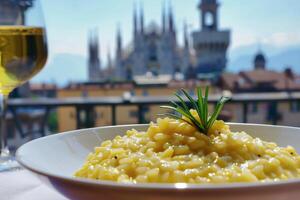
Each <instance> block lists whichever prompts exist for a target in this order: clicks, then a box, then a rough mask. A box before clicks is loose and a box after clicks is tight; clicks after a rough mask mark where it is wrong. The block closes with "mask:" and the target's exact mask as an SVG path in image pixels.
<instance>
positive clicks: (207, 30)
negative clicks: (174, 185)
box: [89, 0, 230, 81]
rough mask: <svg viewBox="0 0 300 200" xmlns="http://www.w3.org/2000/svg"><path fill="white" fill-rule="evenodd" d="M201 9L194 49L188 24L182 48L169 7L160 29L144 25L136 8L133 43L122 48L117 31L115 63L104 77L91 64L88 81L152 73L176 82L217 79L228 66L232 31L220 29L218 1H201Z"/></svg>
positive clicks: (156, 26) (194, 38) (153, 25)
mask: <svg viewBox="0 0 300 200" xmlns="http://www.w3.org/2000/svg"><path fill="white" fill-rule="evenodd" d="M200 9H201V12H202V17H201V21H202V29H201V30H200V31H196V32H194V33H193V38H192V39H193V43H194V47H192V45H191V44H190V39H191V38H190V36H189V33H188V28H187V24H186V23H185V24H184V28H183V32H184V34H183V43H184V46H183V47H180V46H179V44H178V41H177V28H176V25H175V18H174V13H173V10H172V7H171V6H170V5H169V6H168V9H165V7H164V8H163V9H162V17H161V21H162V22H161V26H159V25H158V24H157V23H156V22H153V21H152V22H150V24H149V25H148V26H145V23H144V11H143V9H142V8H140V10H139V13H138V12H137V9H136V8H135V9H134V13H133V31H132V32H133V39H132V42H131V43H130V45H128V46H123V40H122V35H121V30H120V28H118V31H117V37H116V54H115V55H116V57H115V60H114V61H111V62H110V66H109V68H108V67H107V68H106V69H103V70H101V74H102V78H101V75H98V71H97V70H96V68H97V66H94V64H95V62H93V63H90V62H89V74H90V75H91V76H90V77H89V81H95V80H107V79H114V80H132V79H134V77H135V76H144V75H146V74H149V73H151V74H152V75H153V76H159V75H171V76H172V77H173V79H177V78H181V77H183V78H185V79H198V78H200V79H214V78H216V77H217V76H219V74H220V73H221V72H222V71H223V70H224V69H225V67H226V51H227V47H228V45H229V43H230V32H229V31H219V30H218V3H217V1H216V0H213V1H211V0H202V2H201V4H200ZM209 17H211V18H209ZM210 20H212V21H210ZM91 47H92V44H91V43H89V48H91ZM194 51H195V52H196V54H194ZM95 53H97V51H96V50H95V49H93V51H90V54H93V55H94V54H95ZM91 57H92V56H91V55H90V58H91ZM96 63H97V62H96ZM92 66H93V67H92ZM95 72H96V73H95ZM109 77H112V78H109Z"/></svg>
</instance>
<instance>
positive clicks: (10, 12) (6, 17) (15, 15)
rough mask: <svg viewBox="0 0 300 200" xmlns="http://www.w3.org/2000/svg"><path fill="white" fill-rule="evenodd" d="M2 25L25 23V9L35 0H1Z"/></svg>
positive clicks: (0, 15)
mask: <svg viewBox="0 0 300 200" xmlns="http://www.w3.org/2000/svg"><path fill="white" fill-rule="evenodd" d="M0 5H1V6H0V24H1V25H24V24H25V17H24V14H25V11H26V10H27V9H28V8H30V7H32V6H33V0H13V1H0Z"/></svg>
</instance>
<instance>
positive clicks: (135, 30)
mask: <svg viewBox="0 0 300 200" xmlns="http://www.w3.org/2000/svg"><path fill="white" fill-rule="evenodd" d="M133 6H134V8H133V34H134V37H136V36H137V34H138V19H137V6H136V2H134V5H133Z"/></svg>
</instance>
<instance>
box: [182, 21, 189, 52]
mask: <svg viewBox="0 0 300 200" xmlns="http://www.w3.org/2000/svg"><path fill="white" fill-rule="evenodd" d="M187 29H188V27H187V23H186V21H184V24H183V41H184V48H186V49H189V47H190V44H189V36H188V30H187Z"/></svg>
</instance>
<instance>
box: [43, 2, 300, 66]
mask: <svg viewBox="0 0 300 200" xmlns="http://www.w3.org/2000/svg"><path fill="white" fill-rule="evenodd" d="M41 1H42V4H43V8H44V15H45V19H46V24H47V31H48V40H49V50H50V55H49V62H51V59H52V58H53V56H54V55H55V54H62V53H69V54H75V55H83V56H86V52H87V51H86V49H87V46H86V42H87V33H88V30H89V29H92V28H95V27H96V28H98V31H99V35H100V43H101V57H102V58H103V60H104V62H105V58H106V54H107V51H108V49H111V51H112V54H113V53H114V51H115V50H114V46H115V32H116V27H117V24H118V23H119V24H120V25H121V29H122V32H123V38H124V41H125V43H128V42H129V41H130V39H131V35H132V10H133V5H134V2H135V1H136V0H41ZM199 1H200V0H170V2H171V3H172V6H173V8H174V13H175V18H176V24H177V29H178V41H179V43H181V42H182V25H183V21H184V20H186V21H187V22H188V24H189V29H190V31H193V30H198V29H199V26H200V22H199V11H198V10H197V8H196V6H197V5H198V3H199ZM140 2H142V3H143V5H144V9H145V18H146V24H148V23H149V22H150V21H152V20H154V21H156V22H157V23H159V24H160V22H161V10H162V2H163V0H141V1H140ZM219 2H220V3H221V7H220V14H219V16H220V27H221V29H222V28H226V29H227V28H229V29H231V30H232V43H231V47H230V51H234V50H235V49H237V48H238V47H241V46H245V45H251V44H252V45H253V44H258V43H261V46H262V47H263V46H264V45H274V46H277V47H285V46H292V45H299V44H300V13H299V10H300V1H299V0H219Z"/></svg>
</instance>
